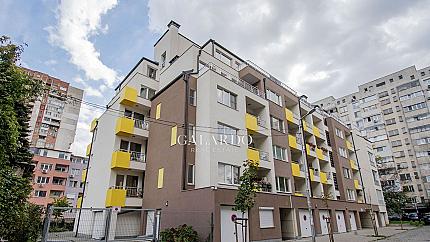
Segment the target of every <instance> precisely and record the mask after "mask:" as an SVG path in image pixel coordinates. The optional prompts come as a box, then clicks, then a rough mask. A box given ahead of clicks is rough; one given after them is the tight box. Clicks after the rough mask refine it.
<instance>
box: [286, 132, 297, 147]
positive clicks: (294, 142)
mask: <svg viewBox="0 0 430 242" xmlns="http://www.w3.org/2000/svg"><path fill="white" fill-rule="evenodd" d="M288 144H289V145H290V147H291V148H294V149H297V147H298V146H297V138H296V137H295V136H294V135H291V134H289V135H288Z"/></svg>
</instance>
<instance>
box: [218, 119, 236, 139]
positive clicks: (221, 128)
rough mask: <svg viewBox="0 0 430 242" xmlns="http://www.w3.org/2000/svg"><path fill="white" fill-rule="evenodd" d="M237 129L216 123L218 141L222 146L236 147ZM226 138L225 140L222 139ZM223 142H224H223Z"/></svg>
mask: <svg viewBox="0 0 430 242" xmlns="http://www.w3.org/2000/svg"><path fill="white" fill-rule="evenodd" d="M238 131H239V130H238V129H236V128H234V127H231V126H229V125H226V124H224V123H221V122H218V132H217V133H218V140H219V141H222V143H223V144H225V143H227V144H231V145H238V143H239V137H238V135H237V133H238ZM225 137H226V139H224V138H225ZM224 140H225V141H226V142H224Z"/></svg>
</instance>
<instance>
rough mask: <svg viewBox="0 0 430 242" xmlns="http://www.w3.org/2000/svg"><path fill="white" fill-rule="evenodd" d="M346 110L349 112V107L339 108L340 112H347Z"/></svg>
mask: <svg viewBox="0 0 430 242" xmlns="http://www.w3.org/2000/svg"><path fill="white" fill-rule="evenodd" d="M345 112H348V108H347V107H346V106H345V107H340V108H339V113H345Z"/></svg>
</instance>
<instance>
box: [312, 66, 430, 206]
mask: <svg viewBox="0 0 430 242" xmlns="http://www.w3.org/2000/svg"><path fill="white" fill-rule="evenodd" d="M429 80H430V67H427V68H423V69H420V70H417V69H416V68H415V66H411V67H408V68H406V69H403V70H400V71H397V72H394V73H392V74H389V75H387V76H384V77H381V78H378V79H376V80H374V81H371V82H368V83H365V84H363V85H360V86H359V87H358V92H355V93H352V94H349V95H346V96H344V97H340V98H334V97H332V96H331V97H327V98H324V99H322V100H320V101H317V102H315V104H317V105H319V106H320V107H321V108H323V109H324V110H327V111H328V112H329V113H331V114H333V115H336V116H338V117H339V118H340V119H341V120H342V121H343V122H345V123H346V124H347V125H348V126H349V127H356V128H357V129H359V130H360V131H361V135H362V136H364V137H366V138H367V139H369V140H370V141H372V142H373V148H374V151H375V155H376V157H377V158H376V160H377V163H378V169H379V174H380V176H381V182H382V186H383V187H384V189H392V190H397V191H398V190H403V191H405V192H407V194H408V195H409V196H410V197H411V198H412V199H413V201H414V203H415V204H418V206H420V205H423V203H425V202H428V199H429V194H430V183H429V181H430V167H429V165H430V138H429V137H430V125H429V121H428V120H429V119H428V118H430V112H429V98H430V97H429V94H430V93H429V88H430V85H429ZM412 206H414V205H413V204H412Z"/></svg>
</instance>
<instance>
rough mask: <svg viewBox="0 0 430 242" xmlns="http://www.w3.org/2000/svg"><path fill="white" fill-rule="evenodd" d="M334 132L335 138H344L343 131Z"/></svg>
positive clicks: (336, 130)
mask: <svg viewBox="0 0 430 242" xmlns="http://www.w3.org/2000/svg"><path fill="white" fill-rule="evenodd" d="M335 132H336V136H337V137H339V138H341V139H343V138H344V136H343V131H342V130H340V129H337V128H336V129H335Z"/></svg>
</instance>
